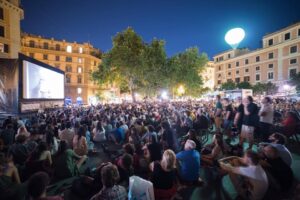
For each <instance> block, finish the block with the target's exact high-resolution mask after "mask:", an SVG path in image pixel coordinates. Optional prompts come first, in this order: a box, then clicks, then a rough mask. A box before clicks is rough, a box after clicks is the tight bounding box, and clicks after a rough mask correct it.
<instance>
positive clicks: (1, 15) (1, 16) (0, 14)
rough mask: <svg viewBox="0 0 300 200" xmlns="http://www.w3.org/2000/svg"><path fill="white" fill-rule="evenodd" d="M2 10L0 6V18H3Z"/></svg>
mask: <svg viewBox="0 0 300 200" xmlns="http://www.w3.org/2000/svg"><path fill="white" fill-rule="evenodd" d="M3 13H4V12H3V8H2V7H0V19H2V20H3V19H4V14H3Z"/></svg>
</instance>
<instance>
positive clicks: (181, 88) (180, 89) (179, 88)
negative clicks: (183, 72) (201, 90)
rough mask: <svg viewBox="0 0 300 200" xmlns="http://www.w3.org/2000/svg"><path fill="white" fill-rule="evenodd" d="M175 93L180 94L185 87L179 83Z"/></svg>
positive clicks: (183, 91)
mask: <svg viewBox="0 0 300 200" xmlns="http://www.w3.org/2000/svg"><path fill="white" fill-rule="evenodd" d="M177 93H178V94H179V95H180V96H181V95H183V94H184V93H185V89H184V87H183V85H180V86H179V87H178V88H177Z"/></svg>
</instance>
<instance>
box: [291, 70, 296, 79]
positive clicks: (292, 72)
mask: <svg viewBox="0 0 300 200" xmlns="http://www.w3.org/2000/svg"><path fill="white" fill-rule="evenodd" d="M296 74H297V69H290V70H289V78H292V77H293V76H295V75H296Z"/></svg>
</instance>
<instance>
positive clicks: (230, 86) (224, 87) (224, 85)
mask: <svg viewBox="0 0 300 200" xmlns="http://www.w3.org/2000/svg"><path fill="white" fill-rule="evenodd" d="M220 89H221V90H234V89H236V84H235V83H234V82H233V81H232V80H229V81H227V82H226V83H222V85H221V87H220Z"/></svg>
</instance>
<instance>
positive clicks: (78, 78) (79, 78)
mask: <svg viewBox="0 0 300 200" xmlns="http://www.w3.org/2000/svg"><path fill="white" fill-rule="evenodd" d="M81 82H82V78H81V76H77V83H79V84H81Z"/></svg>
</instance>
